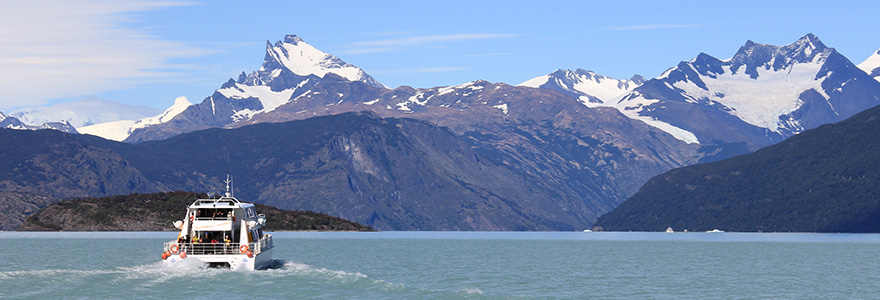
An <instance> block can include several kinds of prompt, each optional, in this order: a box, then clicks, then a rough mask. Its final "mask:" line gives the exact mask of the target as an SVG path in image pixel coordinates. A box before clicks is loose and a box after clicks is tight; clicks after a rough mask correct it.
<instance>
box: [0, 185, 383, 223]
mask: <svg viewBox="0 0 880 300" xmlns="http://www.w3.org/2000/svg"><path fill="white" fill-rule="evenodd" d="M200 198H201V199H205V198H208V195H207V194H199V193H192V192H167V193H153V194H130V195H124V196H111V197H101V198H84V199H76V200H70V201H62V202H58V203H55V204H53V205H50V206H47V207H45V208H43V209H42V210H40V211H39V212H37V213H35V214H33V215H31V216H30V217H28V218H27V219H26V220H25V221H24V223H22V224H21V226H20V227H19V228H18V230H19V231H44V230H50V231H55V230H63V231H176V230H177V229H176V228H174V225H172V223H173V222H174V221H177V220H182V219H183V218H184V216H185V214H186V207H187V206H189V205H190V204H192V202H193V201H195V200H196V199H200ZM255 205H256V206H257V212H259V213H261V214H265V215H266V219H267V222H266V223H267V225H266V227H265V229H266V230H267V231H277V230H319V231H372V228H370V227H367V226H363V225H361V224H358V223H354V222H349V221H347V220H344V219H341V218H337V217H332V216H328V215H325V214H321V213H315V212H310V211H306V212H301V211H289V210H282V209H278V208H275V207H272V206H268V205H263V204H259V203H257V204H255Z"/></svg>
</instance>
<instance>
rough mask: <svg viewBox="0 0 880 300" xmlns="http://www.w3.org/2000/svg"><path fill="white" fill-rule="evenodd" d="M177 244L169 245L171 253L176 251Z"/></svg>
mask: <svg viewBox="0 0 880 300" xmlns="http://www.w3.org/2000/svg"><path fill="white" fill-rule="evenodd" d="M177 249H178V248H177V244H174V245H171V249H170V250H171V253H177Z"/></svg>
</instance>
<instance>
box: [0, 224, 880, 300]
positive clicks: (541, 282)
mask: <svg viewBox="0 0 880 300" xmlns="http://www.w3.org/2000/svg"><path fill="white" fill-rule="evenodd" d="M273 235H274V237H275V245H276V248H275V253H274V254H275V255H274V256H275V258H276V259H278V262H279V263H280V264H281V265H280V267H279V268H277V269H272V270H264V271H252V272H233V271H229V270H222V269H203V268H202V267H201V266H200V265H198V264H192V265H188V266H182V267H177V268H166V267H163V266H162V264H161V263H160V260H161V257H160V255H161V251H162V243H163V242H165V241H167V240H170V239H173V238H174V237H176V233H173V232H170V233H169V232H61V233H49V232H38V233H29V232H21V233H19V232H0V298H3V299H24V298H29V299H94V298H102V299H109V298H122V299H142V298H148V299H186V298H196V299H238V298H241V299H248V298H269V299H304V298H305V299H872V298H878V297H880V255H878V254H880V235H876V234H793V233H674V234H668V233H613V232H595V233H583V232H375V233H321V232H278V233H274V234H273Z"/></svg>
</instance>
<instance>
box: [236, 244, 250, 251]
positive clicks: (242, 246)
mask: <svg viewBox="0 0 880 300" xmlns="http://www.w3.org/2000/svg"><path fill="white" fill-rule="evenodd" d="M238 250H239V251H241V253H245V252H247V251H248V246H247V245H241V247H238Z"/></svg>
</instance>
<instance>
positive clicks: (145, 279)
mask: <svg viewBox="0 0 880 300" xmlns="http://www.w3.org/2000/svg"><path fill="white" fill-rule="evenodd" d="M186 261H187V262H186V263H180V264H174V265H167V264H164V263H162V262H161V261H159V262H156V263H150V264H144V265H136V266H130V267H112V268H107V269H95V270H63V269H52V270H48V269H47V270H22V271H11V272H0V285H2V286H4V289H6V288H7V287H8V288H9V289H8V290H12V291H19V292H16V293H18V294H15V295H13V296H14V297H12V298H16V297H19V296H20V297H33V298H65V297H68V296H70V295H69V294H66V292H70V291H90V293H89V294H87V295H80V296H81V297H84V298H138V297H141V296H143V295H144V294H145V293H149V294H150V295H151V296H154V297H162V298H164V297H166V296H167V297H172V298H173V297H177V298H228V297H230V296H235V295H240V296H246V295H249V294H251V293H254V292H258V291H259V292H261V293H268V294H269V295H273V296H274V297H278V298H341V299H351V298H403V299H407V298H409V299H413V298H450V297H452V298H473V297H477V298H480V297H483V296H484V295H483V291H481V290H480V289H462V290H435V289H430V288H424V287H421V288H420V287H414V286H406V285H405V284H403V283H395V282H389V281H386V280H382V279H375V278H371V277H369V276H367V275H365V274H363V273H360V272H349V271H341V270H333V269H327V268H322V267H315V266H311V265H308V264H304V263H298V262H294V261H290V260H282V259H275V260H273V262H272V264H271V265H270V266H269V268H268V269H267V270H257V271H241V270H240V271H234V270H230V269H215V268H209V267H208V266H207V264H205V263H202V262H199V261H197V260H186ZM231 282H234V283H235V284H229V283H231ZM108 285H109V286H113V287H114V288H113V289H106V288H105V287H106V286H108ZM33 286H53V289H36V290H35V289H33V288H32V287H33ZM65 291H66V292H65ZM16 295H17V296H16ZM68 298H69V297H68ZM74 298H77V297H74Z"/></svg>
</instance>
